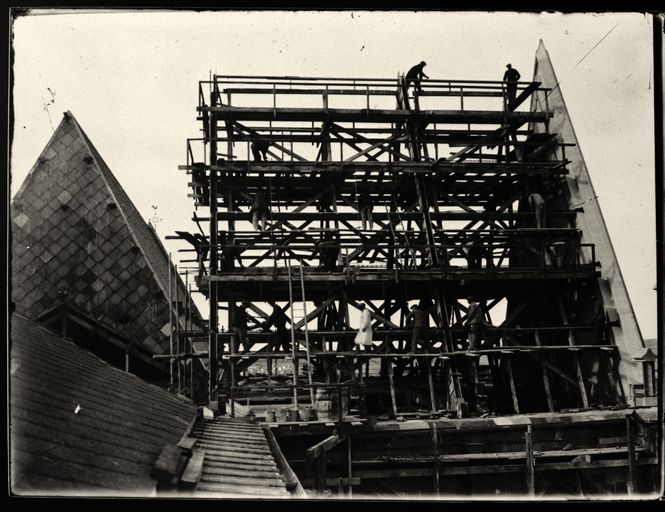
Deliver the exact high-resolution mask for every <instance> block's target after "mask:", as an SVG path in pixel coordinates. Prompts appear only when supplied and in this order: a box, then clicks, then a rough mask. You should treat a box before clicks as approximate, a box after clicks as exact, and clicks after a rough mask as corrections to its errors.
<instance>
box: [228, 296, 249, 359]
mask: <svg viewBox="0 0 665 512" xmlns="http://www.w3.org/2000/svg"><path fill="white" fill-rule="evenodd" d="M232 327H233V331H234V333H235V336H234V337H233V346H234V348H235V352H236V353H238V352H239V351H240V344H241V343H242V345H243V347H244V348H245V351H247V350H248V349H249V343H248V340H247V304H246V303H244V302H242V303H241V304H240V307H239V308H237V309H236V310H235V315H234V317H233V326H232Z"/></svg>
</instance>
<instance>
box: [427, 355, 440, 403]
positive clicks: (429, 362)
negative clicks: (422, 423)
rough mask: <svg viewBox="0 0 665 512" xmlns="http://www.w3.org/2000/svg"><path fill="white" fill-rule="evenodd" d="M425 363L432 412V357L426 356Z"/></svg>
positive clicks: (433, 398)
mask: <svg viewBox="0 0 665 512" xmlns="http://www.w3.org/2000/svg"><path fill="white" fill-rule="evenodd" d="M425 361H426V363H425V364H427V383H428V385H429V399H430V403H431V409H432V412H436V410H437V407H436V393H435V392H434V379H433V378H432V358H431V357H427V358H426V359H425Z"/></svg>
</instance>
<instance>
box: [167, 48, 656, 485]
mask: <svg viewBox="0 0 665 512" xmlns="http://www.w3.org/2000/svg"><path fill="white" fill-rule="evenodd" d="M555 84H556V78H555V75H554V70H553V68H552V65H551V63H550V61H549V58H548V56H547V53H546V51H545V49H544V47H543V46H542V45H541V47H540V48H539V50H538V53H537V56H536V67H535V72H534V77H533V80H532V81H530V82H520V83H519V84H518V87H517V91H516V93H515V94H513V97H512V98H510V99H506V98H507V95H506V84H505V83H502V82H492V81H460V80H438V79H431V80H424V81H422V82H421V84H420V87H417V86H415V87H414V86H413V85H411V87H409V84H408V83H407V82H406V81H405V79H404V76H403V75H400V76H398V77H397V79H396V80H395V79H387V78H386V79H368V78H300V77H249V76H219V75H215V76H214V77H212V78H211V79H210V80H208V81H203V82H200V83H199V104H198V112H199V114H200V120H201V122H202V137H200V138H197V139H190V140H188V141H187V155H188V161H187V165H186V166H182V169H186V170H187V172H188V174H190V175H191V183H190V185H191V187H192V192H193V193H192V196H193V198H194V201H195V204H196V206H197V213H196V214H195V217H194V220H195V221H196V222H197V224H198V225H199V227H200V228H201V230H200V233H199V234H197V235H196V241H193V242H192V245H193V247H192V251H193V252H192V254H196V258H191V259H190V261H192V262H194V261H196V262H198V264H199V277H198V282H199V291H201V292H202V293H203V294H204V295H205V296H206V298H207V299H208V303H209V324H208V330H207V332H199V333H190V332H187V333H183V334H184V335H192V336H201V337H203V336H207V338H208V339H207V344H205V345H204V346H205V349H203V350H200V351H198V352H196V351H195V353H193V354H178V355H177V357H183V358H187V357H192V356H194V357H199V358H205V359H207V362H209V366H210V375H213V376H215V375H216V376H218V377H219V378H211V379H210V380H209V384H210V385H209V389H208V401H209V403H210V404H219V413H224V414H228V415H230V416H231V417H233V416H235V415H237V414H241V415H246V414H247V413H248V412H250V411H251V412H250V413H251V414H253V415H256V416H257V417H258V418H259V419H260V420H261V419H263V420H264V421H266V422H267V423H270V424H271V428H272V430H273V431H274V433H275V435H276V437H277V440H278V442H279V444H280V446H281V447H282V450H283V451H284V453H285V455H286V458H287V459H288V460H289V463H290V464H291V465H292V466H293V468H294V469H295V471H296V473H297V474H298V475H299V476H300V477H301V479H303V482H304V483H305V486H306V487H315V488H316V489H317V491H319V492H333V493H347V492H351V491H352V490H353V491H354V492H359V493H361V494H366V493H367V494H372V493H379V494H390V493H392V492H406V493H416V494H434V495H438V494H440V493H441V494H468V493H472V494H475V493H490V494H494V493H495V492H496V493H521V492H527V491H528V492H530V493H569V492H572V493H594V492H621V491H622V490H625V486H626V485H628V486H640V485H642V484H644V483H645V482H648V481H651V482H654V481H655V480H653V473H652V478H645V477H646V475H647V474H648V473H649V472H650V471H653V470H654V469H655V466H654V465H653V463H654V459H653V456H654V455H655V453H653V452H651V453H650V455H647V452H646V451H641V450H642V449H641V448H639V446H641V447H642V448H643V447H644V445H634V444H628V445H627V442H626V440H627V437H626V436H628V437H630V436H631V435H632V434H629V433H627V431H626V429H627V426H626V425H627V424H626V421H627V420H626V417H627V414H626V411H625V410H621V412H617V411H616V409H621V407H622V406H623V405H625V404H628V405H630V406H647V405H655V385H654V366H653V365H654V363H653V359H654V358H653V354H651V353H648V352H647V351H646V350H645V349H644V344H643V341H642V338H641V335H640V331H639V329H638V326H637V323H636V320H635V315H634V313H633V311H632V308H631V305H630V301H629V298H628V295H627V292H626V288H625V285H624V283H623V279H622V276H621V273H620V270H619V267H618V263H617V260H616V257H615V255H614V252H613V250H612V245H611V242H610V239H609V235H608V233H607V230H606V228H605V225H604V222H603V218H602V214H601V212H600V209H599V206H598V204H597V202H596V201H594V200H593V199H594V198H595V194H594V192H593V187H592V185H591V181H590V178H589V174H588V171H587V169H586V167H585V164H584V160H583V158H582V154H581V151H580V149H579V147H578V145H577V141H576V139H575V135H574V132H573V128H572V124H571V121H570V119H569V117H568V115H567V111H566V108H565V104H564V102H563V97H562V95H561V91H560V89H558V88H556V87H554V86H555ZM533 194H536V195H537V196H539V197H540V198H542V199H543V200H544V201H545V207H538V205H537V204H535V205H534V202H533V199H532V198H533ZM537 202H538V201H536V203H537ZM252 221H253V222H252ZM189 236H190V239H191V237H192V235H189ZM471 296H472V297H473V298H474V299H473V301H474V302H476V301H477V302H478V303H479V304H480V306H479V307H480V309H481V311H482V312H483V314H484V316H485V318H484V322H483V324H484V325H485V327H484V328H483V329H482V332H481V337H482V344H481V345H480V346H479V347H469V341H468V340H469V332H470V328H469V326H468V325H467V323H468V322H467V321H466V320H467V318H466V316H467V314H468V313H469V310H470V306H469V300H467V299H469V298H470V297H471ZM413 304H417V305H418V307H420V309H421V310H422V311H424V312H425V314H426V316H427V320H428V321H429V322H430V324H429V327H426V328H425V330H421V332H420V333H419V338H418V339H417V340H415V341H417V352H414V347H415V346H416V345H414V344H412V335H413V329H414V328H413V327H411V326H410V325H409V321H408V320H409V318H410V317H409V310H410V307H411V306H412V305H413ZM363 308H366V309H367V310H368V311H369V315H370V317H371V332H372V338H371V339H372V341H373V343H372V344H371V345H370V346H362V345H357V344H355V343H354V339H355V337H356V335H357V332H358V322H359V320H358V317H359V313H360V311H361V310H362V309H363ZM282 315H285V316H284V320H283V322H282V325H281V326H280V327H277V326H276V327H277V328H276V330H270V326H271V325H275V322H274V318H276V317H281V316H282ZM287 324H288V326H289V327H288V328H287V329H289V331H288V333H285V325H287ZM423 333H424V334H423ZM285 337H288V344H287V343H286V342H285V340H284V338H285ZM197 345H198V346H199V347H200V346H201V345H202V344H201V343H200V341H199V343H197ZM361 346H362V347H363V350H360V347H361ZM471 349H473V350H471ZM275 368H279V371H278V372H275ZM647 410H650V409H647ZM646 416H647V417H648V418H652V416H650V415H649V414H647V415H646ZM631 418H632V416H631ZM630 421H635V422H637V423H639V424H640V425H642V424H643V422H640V420H637V419H635V418H633V419H631V420H630ZM649 422H650V420H646V424H649ZM645 428H646V427H645ZM629 430H630V429H629ZM636 448H637V450H638V452H640V453H641V455H635V454H634V453H633V452H634V450H635V449H636ZM631 457H636V458H635V461H638V462H635V461H633V462H630V460H632V459H631ZM629 462H630V464H629ZM631 464H633V465H632V466H631ZM631 468H632V469H631ZM552 471H557V472H559V473H560V474H559V475H557V476H556V478H550V476H551V475H550V474H549V473H550V472H552ZM486 473H491V474H496V478H493V479H491V480H487V479H478V478H475V477H474V476H475V475H478V474H486ZM638 473H639V474H640V475H641V476H640V477H639V478H638V477H637V474H638ZM423 477H426V478H423ZM331 490H332V491H331ZM643 490H646V488H645V489H643Z"/></svg>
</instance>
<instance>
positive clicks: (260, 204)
mask: <svg viewBox="0 0 665 512" xmlns="http://www.w3.org/2000/svg"><path fill="white" fill-rule="evenodd" d="M249 212H250V213H251V214H252V226H254V229H255V230H256V231H259V230H261V231H265V229H266V225H267V224H268V215H270V205H269V203H268V198H267V197H266V193H265V192H264V191H263V190H259V191H257V192H256V195H254V201H253V202H252V207H251V208H250V210H249Z"/></svg>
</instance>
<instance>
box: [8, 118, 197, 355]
mask: <svg viewBox="0 0 665 512" xmlns="http://www.w3.org/2000/svg"><path fill="white" fill-rule="evenodd" d="M10 218H11V237H12V260H11V269H12V279H11V284H12V300H13V301H14V303H15V307H16V311H17V312H19V313H22V314H25V315H26V316H28V317H30V318H37V317H38V316H39V315H40V314H41V313H42V312H43V311H45V310H46V309H48V308H51V307H53V306H54V305H56V304H57V303H58V301H59V300H62V299H61V298H62V297H63V295H62V294H61V292H66V297H67V300H68V301H70V303H72V304H74V305H76V306H77V307H78V308H80V309H81V310H82V311H83V312H84V313H86V314H88V315H90V316H91V317H92V318H94V319H95V320H97V321H99V322H100V323H102V324H104V325H106V326H108V327H109V328H111V329H113V330H115V331H117V332H119V333H120V334H121V335H124V336H126V337H128V338H131V339H133V340H136V342H137V343H138V344H139V345H140V346H142V347H143V348H144V349H145V350H147V351H148V352H150V353H153V354H155V353H156V354H163V353H166V352H168V347H169V333H170V327H169V307H168V293H169V292H168V286H169V279H168V272H169V263H168V253H167V252H166V250H165V248H164V247H163V245H162V244H161V242H160V241H159V239H158V238H157V235H156V234H155V232H154V230H153V229H152V228H151V227H149V226H148V224H147V223H146V222H145V221H144V220H143V218H142V217H141V215H140V213H139V212H138V210H137V209H136V207H135V206H134V204H133V203H132V201H131V200H130V199H129V197H128V196H127V194H126V192H125V191H124V190H123V188H122V186H121V185H120V183H119V182H118V181H117V179H116V178H115V177H114V176H113V173H112V172H111V170H110V169H109V167H108V165H107V164H106V163H105V162H104V160H103V158H102V157H101V155H100V154H99V152H98V151H97V149H96V148H95V147H94V145H93V144H92V142H91V141H90V139H89V138H88V137H87V135H86V134H85V133H84V132H83V130H82V129H81V127H80V126H79V124H78V123H77V121H76V119H74V116H73V115H71V113H69V112H66V113H65V115H64V118H63V120H62V122H61V123H60V125H59V126H58V128H57V129H56V130H55V133H54V134H53V137H52V138H51V140H50V141H49V142H48V144H47V145H46V147H45V148H44V151H43V152H42V154H41V156H40V157H39V159H38V161H37V163H36V164H35V166H34V167H33V168H32V170H31V171H30V173H29V174H28V176H27V177H26V179H25V181H24V182H23V184H22V186H21V188H20V189H19V191H18V192H17V194H16V196H15V197H14V199H13V201H12V204H11V210H10ZM177 283H178V289H179V292H178V294H179V297H180V301H181V302H182V301H183V298H184V297H185V294H186V289H185V286H184V283H183V282H182V281H181V280H180V278H178V279H177ZM192 316H193V318H194V319H195V322H196V323H199V320H200V318H201V315H200V313H199V312H198V310H197V309H196V306H195V305H194V304H193V303H192ZM182 323H184V312H183V313H182V315H181V324H182Z"/></svg>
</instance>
